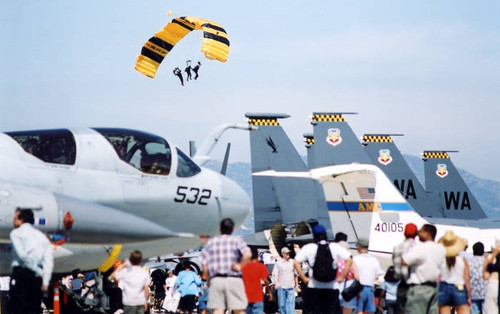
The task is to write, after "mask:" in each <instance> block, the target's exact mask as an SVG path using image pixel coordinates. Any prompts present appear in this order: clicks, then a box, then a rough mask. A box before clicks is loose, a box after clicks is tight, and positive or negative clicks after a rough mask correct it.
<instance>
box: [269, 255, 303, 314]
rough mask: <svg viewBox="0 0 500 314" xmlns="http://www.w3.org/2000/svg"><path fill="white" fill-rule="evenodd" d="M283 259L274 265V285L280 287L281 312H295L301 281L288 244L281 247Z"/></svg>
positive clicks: (290, 313)
mask: <svg viewBox="0 0 500 314" xmlns="http://www.w3.org/2000/svg"><path fill="white" fill-rule="evenodd" d="M281 255H282V256H283V258H282V259H280V260H278V261H277V262H276V264H274V267H273V273H272V275H273V278H274V286H275V287H276V288H277V289H278V305H279V308H280V313H282V314H293V313H295V289H296V288H298V285H299V282H298V280H297V274H296V272H295V270H294V266H293V265H294V260H293V259H292V258H290V249H289V248H287V247H286V246H285V247H284V248H282V249H281Z"/></svg>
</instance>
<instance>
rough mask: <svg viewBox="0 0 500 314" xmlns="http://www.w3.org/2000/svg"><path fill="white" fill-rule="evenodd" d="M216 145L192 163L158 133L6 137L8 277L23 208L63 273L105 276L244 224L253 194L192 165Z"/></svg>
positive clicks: (0, 219) (1, 247)
mask: <svg viewBox="0 0 500 314" xmlns="http://www.w3.org/2000/svg"><path fill="white" fill-rule="evenodd" d="M227 128H241V127H239V126H237V125H224V126H223V127H222V128H221V127H219V128H218V129H217V132H215V136H220V134H222V131H223V130H225V129H227ZM243 128H245V129H248V128H247V127H246V126H245V127H243ZM216 139H217V138H214V137H213V136H211V137H210V138H209V141H208V144H206V143H205V144H204V145H202V149H200V151H199V154H198V155H195V156H194V157H193V159H191V158H190V157H188V156H187V155H186V154H184V153H183V152H182V151H181V150H180V149H179V148H177V147H176V146H174V145H172V144H171V143H169V142H167V141H166V140H165V139H164V138H162V137H160V136H157V135H154V134H150V133H146V132H142V131H137V130H130V129H118V128H71V129H53V130H34V131H19V132H4V133H0V165H1V166H0V274H8V273H10V256H11V254H10V253H11V249H12V248H11V244H10V243H9V240H8V235H9V232H10V231H11V230H12V228H13V227H12V218H13V215H14V211H15V208H17V207H21V208H32V209H33V210H34V213H35V226H36V227H37V228H39V229H40V230H42V231H43V232H45V233H46V234H48V235H49V237H50V238H51V240H53V242H54V245H53V250H54V256H55V267H54V269H55V272H60V273H67V272H70V271H71V270H73V269H76V268H79V269H81V270H91V269H96V268H99V270H102V271H105V270H107V269H109V268H110V267H111V266H112V265H113V262H114V261H116V260H117V259H118V258H121V259H123V258H125V257H127V256H128V254H129V253H130V251H131V250H133V249H139V250H141V251H142V253H143V255H144V257H145V258H147V257H151V256H159V255H162V254H167V253H176V252H182V251H186V250H188V249H192V248H195V247H198V246H200V245H201V239H200V238H201V237H203V236H211V235H215V234H217V233H218V226H219V222H220V220H221V219H222V218H224V217H230V218H232V219H233V220H234V221H235V224H236V225H237V226H240V225H241V224H242V223H243V222H244V221H245V219H246V218H247V217H248V215H249V211H250V206H251V204H250V200H249V197H248V196H247V194H246V193H245V191H244V190H243V189H242V188H241V187H240V186H238V185H237V184H236V183H235V182H233V181H232V180H230V179H229V178H227V177H225V176H223V175H221V174H219V173H217V172H214V171H212V170H209V169H206V168H203V167H200V166H199V165H198V164H197V163H196V162H195V161H193V160H196V159H197V158H198V159H199V160H201V161H206V160H207V157H206V156H207V154H208V153H209V152H210V150H211V148H213V145H214V144H215V143H216V142H217V141H216Z"/></svg>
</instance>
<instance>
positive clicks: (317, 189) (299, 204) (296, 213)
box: [245, 113, 332, 235]
mask: <svg viewBox="0 0 500 314" xmlns="http://www.w3.org/2000/svg"><path fill="white" fill-rule="evenodd" d="M245 116H246V117H247V118H248V123H249V125H250V126H256V127H258V130H256V131H252V132H250V151H251V163H252V173H257V172H262V171H266V170H276V171H306V170H307V168H306V165H305V164H304V162H303V160H302V158H301V156H300V155H299V153H298V152H297V150H296V149H295V147H294V146H293V144H292V142H291V141H290V139H289V138H288V136H287V135H286V133H285V132H284V130H283V129H282V127H281V126H280V124H279V121H278V120H279V119H284V118H288V117H289V116H288V115H286V114H265V113H247V114H246V115H245ZM252 184H253V200H254V218H255V232H259V231H263V230H266V229H271V228H272V227H273V226H274V225H276V224H278V223H281V224H286V223H297V222H300V221H306V220H309V219H311V218H313V219H315V220H317V221H318V222H319V223H320V224H323V225H324V226H325V228H327V231H329V234H330V235H332V232H331V224H330V219H329V216H328V209H327V207H326V201H325V197H324V194H323V190H322V188H321V186H320V184H319V183H318V182H317V181H316V180H312V179H310V178H281V177H267V176H255V175H253V176H252Z"/></svg>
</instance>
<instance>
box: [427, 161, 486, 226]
mask: <svg viewBox="0 0 500 314" xmlns="http://www.w3.org/2000/svg"><path fill="white" fill-rule="evenodd" d="M448 153H449V152H447V151H424V153H423V158H422V159H423V160H424V173H425V189H426V191H428V192H433V193H437V194H438V195H439V202H440V203H441V206H442V208H444V210H445V211H446V213H447V215H446V216H447V217H453V218H459V219H481V218H486V217H487V216H486V214H485V213H484V211H483V208H482V207H481V205H480V204H479V202H478V201H477V200H476V198H475V197H474V195H473V194H472V192H471V191H470V190H469V187H467V184H465V182H464V180H463V179H462V176H461V175H460V173H458V170H457V168H455V165H454V164H453V162H452V161H451V159H450V155H449V154H448Z"/></svg>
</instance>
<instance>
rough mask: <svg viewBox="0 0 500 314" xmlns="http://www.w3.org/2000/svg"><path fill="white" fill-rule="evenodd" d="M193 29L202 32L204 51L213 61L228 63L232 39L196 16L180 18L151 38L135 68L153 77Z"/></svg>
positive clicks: (213, 25)
mask: <svg viewBox="0 0 500 314" xmlns="http://www.w3.org/2000/svg"><path fill="white" fill-rule="evenodd" d="M192 30H203V42H202V46H201V52H203V53H204V54H205V57H207V58H208V59H211V60H219V61H221V62H226V61H227V57H228V55H229V37H228V36H227V33H226V31H225V30H224V28H222V26H221V25H219V24H217V23H215V22H212V21H209V20H206V19H202V18H198V17H194V16H183V17H177V18H174V19H173V20H171V21H170V22H168V24H167V26H165V27H164V28H163V29H162V30H160V31H159V32H157V33H156V34H155V35H154V36H153V37H151V38H150V39H149V40H148V41H147V42H146V43H145V44H144V47H142V50H141V54H140V55H139V56H138V57H137V61H136V63H135V69H136V70H137V71H139V72H141V73H142V74H144V75H146V76H149V77H151V78H154V77H155V74H156V70H157V69H158V67H159V66H160V63H161V62H162V61H163V59H164V58H165V56H166V55H167V54H168V53H169V52H170V50H172V48H173V47H174V46H175V44H177V42H178V41H179V40H181V39H182V38H184V36H186V35H187V34H188V33H189V32H191V31H192Z"/></svg>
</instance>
